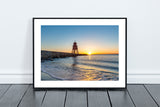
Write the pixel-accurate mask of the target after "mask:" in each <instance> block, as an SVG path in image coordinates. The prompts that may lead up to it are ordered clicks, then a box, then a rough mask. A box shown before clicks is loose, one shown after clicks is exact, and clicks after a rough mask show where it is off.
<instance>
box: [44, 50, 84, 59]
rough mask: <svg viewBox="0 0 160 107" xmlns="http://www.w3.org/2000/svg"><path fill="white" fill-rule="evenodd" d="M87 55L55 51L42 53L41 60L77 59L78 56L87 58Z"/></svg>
mask: <svg viewBox="0 0 160 107" xmlns="http://www.w3.org/2000/svg"><path fill="white" fill-rule="evenodd" d="M85 55H87V54H73V53H66V52H55V51H46V50H42V51H41V60H42V61H44V60H53V59H54V58H65V57H76V56H85Z"/></svg>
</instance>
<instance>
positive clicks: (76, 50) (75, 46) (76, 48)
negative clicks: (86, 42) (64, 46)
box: [72, 42, 79, 54]
mask: <svg viewBox="0 0 160 107" xmlns="http://www.w3.org/2000/svg"><path fill="white" fill-rule="evenodd" d="M72 53H73V54H79V53H78V46H77V42H74V43H73V48H72Z"/></svg>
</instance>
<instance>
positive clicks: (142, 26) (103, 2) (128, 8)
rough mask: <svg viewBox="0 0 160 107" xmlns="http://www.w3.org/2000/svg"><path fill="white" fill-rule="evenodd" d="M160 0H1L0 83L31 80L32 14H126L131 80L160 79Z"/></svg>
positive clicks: (146, 80) (144, 81) (115, 15)
mask: <svg viewBox="0 0 160 107" xmlns="http://www.w3.org/2000/svg"><path fill="white" fill-rule="evenodd" d="M159 10H160V0H1V1H0V50H1V51H0V83H32V18H33V17H127V18H128V51H127V52H128V73H127V74H128V83H160V63H159V61H160V56H159V55H160V14H159V13H160V11H159Z"/></svg>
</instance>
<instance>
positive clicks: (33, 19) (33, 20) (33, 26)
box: [32, 17, 127, 90]
mask: <svg viewBox="0 0 160 107" xmlns="http://www.w3.org/2000/svg"><path fill="white" fill-rule="evenodd" d="M37 19H124V20H125V71H124V72H125V86H124V87H36V86H35V31H34V30H35V24H34V23H35V20H37ZM32 28H33V31H32V33H33V34H32V35H33V88H34V89H36V90H41V89H60V88H65V89H68V88H76V89H79V88H87V89H90V88H91V89H99V88H107V89H126V87H127V18H126V17H92V18H90V17H82V18H81V17H79V18H77V17H63V18H62V17H34V18H32Z"/></svg>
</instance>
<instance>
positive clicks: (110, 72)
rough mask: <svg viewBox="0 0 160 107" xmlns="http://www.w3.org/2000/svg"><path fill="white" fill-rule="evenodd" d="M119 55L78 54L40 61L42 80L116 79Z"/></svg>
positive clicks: (117, 77) (117, 76) (117, 78)
mask: <svg viewBox="0 0 160 107" xmlns="http://www.w3.org/2000/svg"><path fill="white" fill-rule="evenodd" d="M118 56H119V55H82V56H81V55H80V56H76V57H64V58H53V60H45V61H43V62H41V72H42V80H50V81H55V80H61V81H62V80H65V81H70V80H72V81H73V80H75V81H103V80H105V81H106V80H108V81H117V80H119V72H118V70H119V64H118V62H119V61H118Z"/></svg>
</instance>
